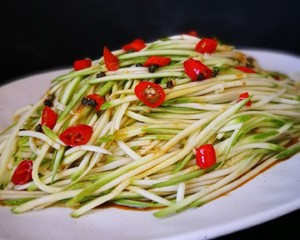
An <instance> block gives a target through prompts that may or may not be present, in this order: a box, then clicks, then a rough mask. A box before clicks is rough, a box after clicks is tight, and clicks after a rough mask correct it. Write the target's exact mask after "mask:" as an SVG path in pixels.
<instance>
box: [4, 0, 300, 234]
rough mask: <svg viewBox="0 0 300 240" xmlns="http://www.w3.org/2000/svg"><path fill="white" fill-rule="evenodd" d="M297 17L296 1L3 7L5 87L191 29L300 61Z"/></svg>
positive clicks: (286, 227) (115, 0) (30, 0)
mask: <svg viewBox="0 0 300 240" xmlns="http://www.w3.org/2000/svg"><path fill="white" fill-rule="evenodd" d="M299 10H300V8H299V6H297V1H295V0H285V1H276V0H273V1H270V0H265V1H264V0H261V1H258V0H254V1H238V0H234V1H230V0H229V1H217V0H206V1H202V0H195V1H193V0H190V1H189V0H182V1H179V0H165V1H163V0H162V1H154V0H132V1H125V0H123V1H121V0H107V1H99V0H98V1H96V0H85V1H78V0H73V1H66V0H61V1H57V0H52V1H51V0H44V1H38V0H27V1H21V0H20V1H15V0H0V84H5V83H7V82H10V81H13V80H16V79H19V78H21V77H24V76H27V75H32V74H36V73H39V72H44V71H51V70H54V69H59V68H64V67H71V66H72V64H73V61H74V60H76V59H80V58H85V57H89V58H92V59H96V58H99V57H101V55H102V49H103V46H104V45H106V46H108V47H109V48H110V49H112V50H116V49H119V48H120V47H121V46H122V45H123V44H124V43H128V42H130V41H132V40H133V39H135V38H138V37H139V38H143V39H144V40H145V41H146V42H150V41H153V40H156V39H158V38H162V37H167V36H170V35H175V34H179V33H185V32H188V31H190V30H196V31H197V32H198V33H199V35H200V36H214V37H217V38H218V39H220V40H221V41H223V42H224V43H227V44H232V45H235V46H236V47H238V48H258V49H269V50H277V51H283V52H286V53H289V54H295V55H298V56H300V28H299V27H300V20H299V19H300V18H299V14H300V11H299ZM299 189H300V187H299ZM298 191H299V190H298ZM245 207H247V206H246V205H245ZM299 220H300V211H299V210H298V211H295V212H293V213H290V214H288V215H286V216H283V217H280V218H278V219H275V220H272V221H269V222H268V223H265V224H262V225H259V226H255V227H253V228H250V229H247V230H243V231H240V232H237V233H234V234H230V235H227V236H224V237H222V238H220V240H221V239H223V240H225V239H228V240H229V239H254V238H256V239H266V238H271V237H276V236H279V237H280V236H283V237H285V238H286V239H291V238H294V236H297V234H298V229H297V225H298V224H299ZM292 224H293V225H295V224H296V226H295V227H293V226H291V225H292Z"/></svg>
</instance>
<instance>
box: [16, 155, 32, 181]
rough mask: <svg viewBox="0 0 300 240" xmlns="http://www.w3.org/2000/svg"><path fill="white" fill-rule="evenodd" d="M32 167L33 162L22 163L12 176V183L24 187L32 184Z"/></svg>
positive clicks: (25, 161) (24, 161)
mask: <svg viewBox="0 0 300 240" xmlns="http://www.w3.org/2000/svg"><path fill="white" fill-rule="evenodd" d="M32 167H33V161H32V160H23V161H22V162H20V163H19V165H18V166H17V167H16V169H15V171H14V173H13V175H12V178H11V181H12V183H14V184H16V185H22V184H25V183H28V182H30V181H31V180H32Z"/></svg>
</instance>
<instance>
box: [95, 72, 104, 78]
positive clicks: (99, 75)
mask: <svg viewBox="0 0 300 240" xmlns="http://www.w3.org/2000/svg"><path fill="white" fill-rule="evenodd" d="M104 76H105V72H102V71H101V72H99V73H97V75H96V77H97V78H101V77H104Z"/></svg>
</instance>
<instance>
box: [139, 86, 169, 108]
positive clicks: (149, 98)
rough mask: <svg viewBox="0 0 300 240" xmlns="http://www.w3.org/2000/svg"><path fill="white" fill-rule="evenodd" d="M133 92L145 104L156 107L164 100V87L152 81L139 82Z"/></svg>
mask: <svg viewBox="0 0 300 240" xmlns="http://www.w3.org/2000/svg"><path fill="white" fill-rule="evenodd" d="M134 93H135V95H136V96H137V97H138V99H140V100H141V101H142V102H143V103H144V104H145V105H147V106H149V107H152V108H156V107H159V106H160V105H161V104H162V103H163V102H164V100H165V96H166V94H165V91H164V89H163V88H162V87H161V86H160V85H159V84H156V83H153V82H140V83H139V84H138V85H136V87H135V88H134Z"/></svg>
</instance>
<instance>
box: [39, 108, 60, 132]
mask: <svg viewBox="0 0 300 240" xmlns="http://www.w3.org/2000/svg"><path fill="white" fill-rule="evenodd" d="M56 121H57V113H56V112H54V111H53V110H52V109H51V108H50V107H48V106H45V107H44V109H43V112H42V122H41V124H42V125H46V126H47V127H48V128H50V129H53V128H54V126H55V124H56Z"/></svg>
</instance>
